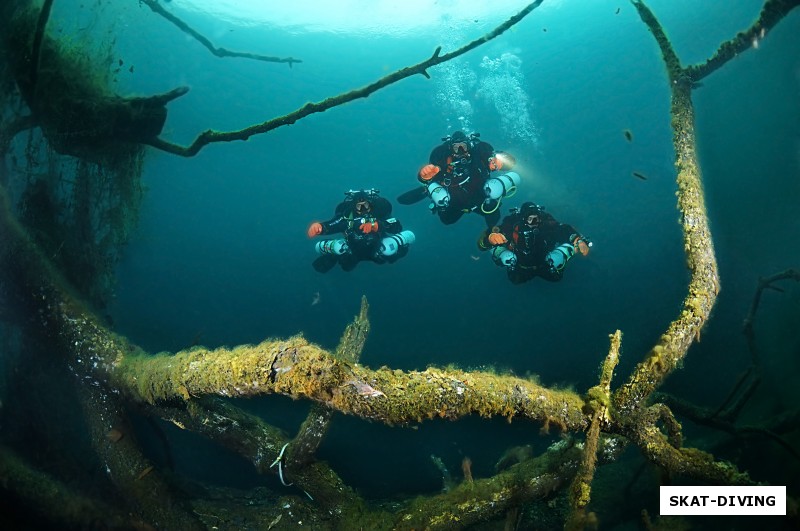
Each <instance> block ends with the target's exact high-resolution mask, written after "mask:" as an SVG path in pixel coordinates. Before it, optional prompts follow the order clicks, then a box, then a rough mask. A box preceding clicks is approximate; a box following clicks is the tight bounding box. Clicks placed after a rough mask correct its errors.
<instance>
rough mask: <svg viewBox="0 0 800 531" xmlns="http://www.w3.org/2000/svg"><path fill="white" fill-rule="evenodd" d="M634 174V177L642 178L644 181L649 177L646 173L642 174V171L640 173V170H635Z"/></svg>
mask: <svg viewBox="0 0 800 531" xmlns="http://www.w3.org/2000/svg"><path fill="white" fill-rule="evenodd" d="M633 176H634V177H636V178H637V179H641V180H643V181H646V180H647V177H645V176H644V175H642V174H641V173H639V172H638V171H635V172H633Z"/></svg>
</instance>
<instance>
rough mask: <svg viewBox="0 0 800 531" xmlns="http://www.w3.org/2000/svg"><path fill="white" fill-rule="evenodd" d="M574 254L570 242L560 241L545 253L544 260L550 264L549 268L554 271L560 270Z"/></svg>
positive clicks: (573, 248)
mask: <svg viewBox="0 0 800 531" xmlns="http://www.w3.org/2000/svg"><path fill="white" fill-rule="evenodd" d="M574 254H575V247H574V246H573V245H572V244H571V243H562V244H561V245H559V246H558V247H556V248H555V249H553V250H552V251H550V252H549V253H547V258H546V260H547V263H548V264H549V265H550V270H551V271H555V272H559V271H561V270H562V269H564V266H565V265H567V262H568V261H569V259H570V258H572V256H573V255H574Z"/></svg>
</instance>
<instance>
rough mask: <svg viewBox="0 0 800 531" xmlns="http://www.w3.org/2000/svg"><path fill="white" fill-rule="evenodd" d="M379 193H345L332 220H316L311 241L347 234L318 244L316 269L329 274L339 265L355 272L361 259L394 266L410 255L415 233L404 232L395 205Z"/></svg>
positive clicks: (374, 191)
mask: <svg viewBox="0 0 800 531" xmlns="http://www.w3.org/2000/svg"><path fill="white" fill-rule="evenodd" d="M378 193H379V192H378V190H375V189H374V188H373V189H370V190H360V191H358V190H350V191H348V192H345V199H344V201H342V202H341V203H339V204H338V205H337V206H336V210H335V212H334V215H333V218H332V219H331V220H329V221H323V222H318V221H315V222H314V223H312V224H311V225H310V226H309V227H308V237H309V238H314V237H316V236H319V235H327V234H334V233H343V234H342V236H343V237H341V238H332V239H327V240H323V241H320V242H318V243H317V245H316V247H315V248H316V251H317V253H319V255H320V256H319V257H317V259H316V260H314V263H313V266H314V269H316V270H317V271H319V272H321V273H325V272H327V271H329V270H330V269H331V268H333V267H334V266H335V265H336V264H337V263H338V264H340V265H341V266H342V269H344V270H345V271H351V270H352V269H353V268H355V267H356V265H357V264H358V262H360V261H361V260H372V261H373V262H376V263H378V264H383V263H386V262H390V263H393V262H395V261H396V260H398V259H399V258H402V257H403V256H405V255H406V254H408V246H409V245H411V244H412V243H414V241H415V239H416V238H415V236H414V233H413V232H411V231H410V230H403V227H402V226H401V225H400V222H399V221H397V219H395V218H393V217H391V215H392V204H391V203H390V202H389V201H388V200H387V199H385V198H383V197H380V196H379V195H378Z"/></svg>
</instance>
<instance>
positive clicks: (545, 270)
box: [478, 202, 592, 284]
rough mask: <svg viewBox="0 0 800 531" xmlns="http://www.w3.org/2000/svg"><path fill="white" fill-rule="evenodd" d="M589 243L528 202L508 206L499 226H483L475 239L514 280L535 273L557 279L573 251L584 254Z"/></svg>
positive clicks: (572, 228) (541, 207) (534, 275)
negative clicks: (509, 208) (518, 206)
mask: <svg viewBox="0 0 800 531" xmlns="http://www.w3.org/2000/svg"><path fill="white" fill-rule="evenodd" d="M591 246H592V243H591V242H590V241H589V240H588V239H587V238H585V237H584V236H582V235H581V234H580V233H579V232H578V231H577V230H575V228H574V227H572V226H571V225H567V224H565V223H560V222H559V221H557V220H556V219H555V218H554V217H553V216H552V215H550V214H549V213H548V212H545V211H544V207H543V206H540V205H537V204H534V203H531V202H527V203H523V204H522V206H521V207H520V208H512V209H511V214H510V215H508V216H506V217H505V219H503V223H501V224H500V226H499V227H494V228H492V229H491V230H485V231H484V232H483V233H482V234H481V236H480V238H479V239H478V247H479V248H480V250H481V251H486V250H489V249H491V254H492V259H493V260H494V262H495V264H497V265H498V266H503V267H505V268H506V271H507V272H508V279H509V280H511V282H512V283H514V284H521V283H523V282H527V281H528V280H530V279H532V278H533V277H537V276H538V277H542V278H543V279H545V280H548V281H550V282H557V281H559V280H561V277H562V276H564V267H565V266H566V265H567V262H568V261H569V259H570V258H572V257H573V255H574V254H575V253H576V252H578V253H580V254H582V255H583V256H586V255H587V254H589V247H591Z"/></svg>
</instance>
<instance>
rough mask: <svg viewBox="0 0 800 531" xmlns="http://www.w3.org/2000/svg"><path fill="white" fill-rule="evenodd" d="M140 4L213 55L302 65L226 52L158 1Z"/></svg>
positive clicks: (292, 60)
mask: <svg viewBox="0 0 800 531" xmlns="http://www.w3.org/2000/svg"><path fill="white" fill-rule="evenodd" d="M139 3H142V4H145V5H147V7H149V8H150V9H152V10H153V12H154V13H157V14H159V15H161V16H162V17H164V18H165V19H167V20H168V21H170V22H172V23H173V24H175V25H176V26H177V27H178V28H179V29H180V30H181V31H182V32H184V33H186V34H187V35H189V36H191V37H194V38H195V39H196V40H197V41H198V42H200V44H202V45H203V46H205V47H206V48H208V49H209V51H210V52H211V53H213V54H214V55H216V56H217V57H242V58H244V59H255V60H256V61H266V62H268V63H288V64H289V68H291V67H292V63H302V62H303V61H301V60H300V59H295V58H294V57H274V56H270V55H260V54H256V53H249V52H233V51H231V50H226V49H225V48H217V47H215V46H214V45H213V44H211V41H209V40H208V39H207V38H205V37H204V36H203V35H201V34H200V33H198V32H197V31H196V30H194V29H193V28H191V27H190V26H189V25H188V24H186V23H185V22H184V21H182V20H181V19H179V18H178V17H176V16H175V15H173V14H172V13H170V12H169V11H167V10H166V9H164V8H163V7H161V4H160V3H158V0H139Z"/></svg>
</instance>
